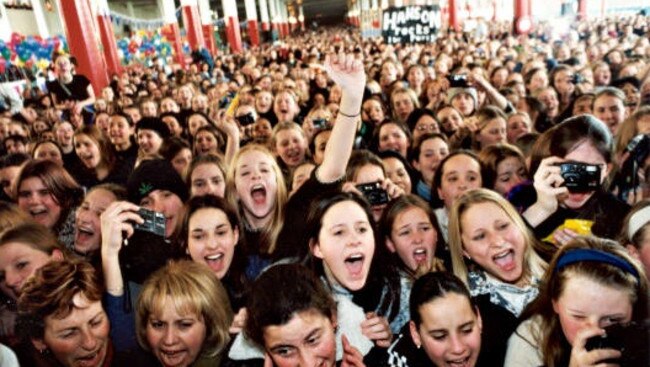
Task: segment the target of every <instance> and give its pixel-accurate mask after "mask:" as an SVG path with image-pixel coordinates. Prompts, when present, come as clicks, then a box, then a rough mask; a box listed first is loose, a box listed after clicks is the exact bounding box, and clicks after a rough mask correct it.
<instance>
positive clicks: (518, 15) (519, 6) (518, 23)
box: [514, 0, 533, 34]
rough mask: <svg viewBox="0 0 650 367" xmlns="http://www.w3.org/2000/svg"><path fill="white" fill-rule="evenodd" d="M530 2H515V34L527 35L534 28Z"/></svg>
mask: <svg viewBox="0 0 650 367" xmlns="http://www.w3.org/2000/svg"><path fill="white" fill-rule="evenodd" d="M530 9H531V6H530V0H515V19H514V26H515V33H516V34H527V33H528V32H530V31H531V29H532V28H533V19H532V17H531V12H530Z"/></svg>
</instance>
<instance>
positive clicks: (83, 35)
mask: <svg viewBox="0 0 650 367" xmlns="http://www.w3.org/2000/svg"><path fill="white" fill-rule="evenodd" d="M59 9H60V13H61V14H62V16H63V21H64V22H65V32H66V37H67V40H68V46H69V47H70V53H71V54H72V55H73V56H74V57H76V58H77V63H78V65H77V71H78V73H79V74H83V75H85V76H86V77H87V78H88V79H90V82H91V84H92V86H93V89H94V90H95V94H96V95H99V94H100V93H101V90H102V89H103V88H104V87H106V86H107V85H108V74H107V72H106V63H105V62H104V57H103V55H102V53H101V52H100V51H99V45H98V44H97V39H96V38H95V22H94V19H93V16H92V13H91V11H90V4H89V3H88V0H59Z"/></svg>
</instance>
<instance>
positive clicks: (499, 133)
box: [476, 117, 506, 149]
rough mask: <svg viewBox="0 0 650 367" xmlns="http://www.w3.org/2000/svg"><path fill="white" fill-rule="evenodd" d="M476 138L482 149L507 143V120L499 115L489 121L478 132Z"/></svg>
mask: <svg viewBox="0 0 650 367" xmlns="http://www.w3.org/2000/svg"><path fill="white" fill-rule="evenodd" d="M476 140H477V141H478V142H479V143H480V144H481V149H485V147H488V146H490V145H495V144H500V143H505V141H506V120H504V119H503V118H501V117H497V118H495V119H492V120H490V121H488V123H487V124H485V126H484V127H483V129H481V130H479V131H478V133H477V134H476Z"/></svg>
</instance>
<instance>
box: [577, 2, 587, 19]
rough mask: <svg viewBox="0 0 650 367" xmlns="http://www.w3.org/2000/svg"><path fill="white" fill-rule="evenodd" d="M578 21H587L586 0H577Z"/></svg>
mask: <svg viewBox="0 0 650 367" xmlns="http://www.w3.org/2000/svg"><path fill="white" fill-rule="evenodd" d="M578 19H587V0H578Z"/></svg>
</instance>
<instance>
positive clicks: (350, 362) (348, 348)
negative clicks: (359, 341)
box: [341, 335, 366, 367]
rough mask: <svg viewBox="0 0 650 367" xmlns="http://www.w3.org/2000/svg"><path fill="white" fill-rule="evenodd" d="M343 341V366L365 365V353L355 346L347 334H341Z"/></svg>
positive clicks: (362, 366) (361, 366)
mask: <svg viewBox="0 0 650 367" xmlns="http://www.w3.org/2000/svg"><path fill="white" fill-rule="evenodd" d="M341 343H342V344H343V360H342V361H341V367H365V366H366V365H365V364H363V355H362V354H361V352H359V350H358V349H357V348H355V347H353V346H352V345H351V344H350V342H349V341H348V338H347V337H346V336H345V335H341Z"/></svg>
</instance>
